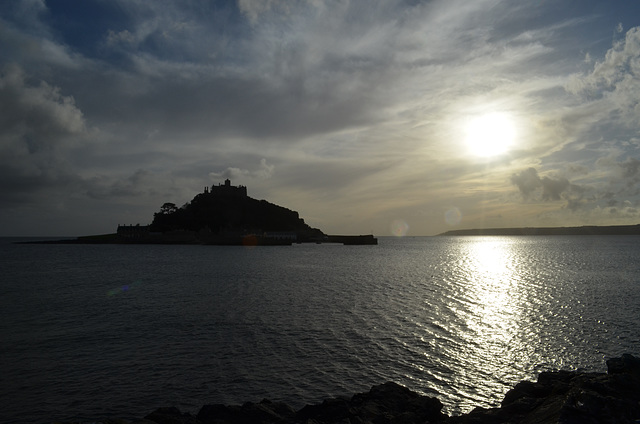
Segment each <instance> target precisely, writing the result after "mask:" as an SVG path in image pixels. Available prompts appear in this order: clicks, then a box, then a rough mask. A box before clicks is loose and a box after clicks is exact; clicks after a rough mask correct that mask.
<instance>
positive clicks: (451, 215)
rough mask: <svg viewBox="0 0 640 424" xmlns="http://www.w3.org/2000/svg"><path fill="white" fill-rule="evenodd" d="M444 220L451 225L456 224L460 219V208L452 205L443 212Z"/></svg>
mask: <svg viewBox="0 0 640 424" xmlns="http://www.w3.org/2000/svg"><path fill="white" fill-rule="evenodd" d="M444 220H445V222H446V223H447V224H449V225H451V226H454V225H458V224H459V223H460V221H462V212H460V209H458V208H456V207H453V208H451V209H449V210H448V211H446V212H445V213H444Z"/></svg>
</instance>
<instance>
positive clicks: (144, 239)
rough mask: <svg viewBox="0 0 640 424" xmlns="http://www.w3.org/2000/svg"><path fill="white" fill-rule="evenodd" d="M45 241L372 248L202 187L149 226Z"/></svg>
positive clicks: (228, 188) (224, 189)
mask: <svg viewBox="0 0 640 424" xmlns="http://www.w3.org/2000/svg"><path fill="white" fill-rule="evenodd" d="M48 243H86V244H90V243H95V244H106V243H139V244H213V245H244V246H274V245H278V246H279V245H291V244H293V243H342V244H349V245H355V244H362V245H368V244H370V245H375V244H378V240H377V239H376V238H375V237H374V236H373V235H371V234H368V235H327V234H325V233H324V232H322V231H321V230H319V229H317V228H312V227H311V226H309V225H308V224H306V223H305V222H304V219H302V218H300V215H299V214H298V212H296V211H293V210H291V209H287V208H285V207H283V206H278V205H275V204H273V203H270V202H268V201H266V200H257V199H254V198H251V197H249V196H248V194H247V187H245V186H242V185H240V186H234V185H231V181H230V180H229V179H227V180H225V182H224V184H218V185H212V186H211V187H205V188H204V191H203V192H202V193H199V194H197V195H196V196H195V197H194V198H193V199H192V200H191V201H190V202H187V203H186V204H184V205H183V206H182V207H178V206H176V205H175V203H165V204H163V205H162V207H161V208H160V211H159V212H156V213H155V214H154V216H153V221H152V222H151V224H149V225H139V224H138V225H118V227H117V231H116V233H115V234H105V235H95V236H83V237H78V238H76V239H70V240H56V241H48Z"/></svg>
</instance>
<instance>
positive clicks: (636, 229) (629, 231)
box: [437, 224, 640, 236]
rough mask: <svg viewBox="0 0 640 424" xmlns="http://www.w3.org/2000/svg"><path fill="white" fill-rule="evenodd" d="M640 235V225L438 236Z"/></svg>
mask: <svg viewBox="0 0 640 424" xmlns="http://www.w3.org/2000/svg"><path fill="white" fill-rule="evenodd" d="M624 235H631V236H637V235H640V224H636V225H609V226H595V225H586V226H582V227H523V228H476V229H467V230H450V231H447V232H444V233H441V234H438V235H437V236H624Z"/></svg>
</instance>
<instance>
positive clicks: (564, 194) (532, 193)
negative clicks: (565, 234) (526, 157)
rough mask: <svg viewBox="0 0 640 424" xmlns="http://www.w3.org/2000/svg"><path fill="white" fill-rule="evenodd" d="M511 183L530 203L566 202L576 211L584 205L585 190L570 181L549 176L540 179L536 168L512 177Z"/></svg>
mask: <svg viewBox="0 0 640 424" xmlns="http://www.w3.org/2000/svg"><path fill="white" fill-rule="evenodd" d="M511 183H512V184H513V185H516V186H517V187H518V189H519V190H520V194H522V197H523V198H524V199H525V200H528V201H538V202H539V201H542V202H545V201H546V202H554V201H559V200H565V201H566V202H567V204H566V206H567V207H568V208H569V209H571V210H575V209H577V208H578V207H580V205H581V204H582V201H583V193H584V189H583V188H582V187H580V186H578V185H576V184H571V183H570V182H569V180H568V179H566V178H563V177H559V178H551V177H548V176H544V177H540V176H539V175H538V171H537V170H536V169H535V168H527V169H525V170H523V171H520V172H517V173H514V174H512V175H511Z"/></svg>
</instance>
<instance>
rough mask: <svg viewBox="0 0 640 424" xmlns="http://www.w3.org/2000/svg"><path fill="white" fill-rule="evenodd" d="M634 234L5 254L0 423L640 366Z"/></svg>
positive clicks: (493, 399)
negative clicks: (627, 356)
mask: <svg viewBox="0 0 640 424" xmlns="http://www.w3.org/2000/svg"><path fill="white" fill-rule="evenodd" d="M639 242H640V237H635V236H624V237H617V236H599V237H589V236H579V237H576V236H573V237H571V236H567V237H563V236H553V237H541V236H537V237H425V238H381V239H380V244H379V245H378V246H342V245H315V244H312V245H294V246H283V247H261V248H244V247H218V246H161V245H154V246H138V245H16V244H8V243H4V244H0V250H1V252H0V253H2V256H1V258H2V259H0V275H2V277H1V279H0V281H1V282H0V288H1V290H2V296H1V298H0V340H1V342H0V367H1V369H0V399H3V402H2V403H3V404H4V405H5V406H4V407H3V414H6V416H4V417H3V419H2V421H3V422H9V423H10V422H24V421H30V422H50V421H53V420H72V419H75V420H82V419H84V420H88V419H96V418H101V417H107V416H114V415H115V416H120V417H124V418H134V417H142V416H144V415H145V414H147V413H148V412H150V411H152V410H153V409H154V408H156V407H158V406H169V405H175V406H178V407H179V408H180V409H182V410H183V411H187V412H192V413H195V412H197V410H198V409H199V407H200V406H201V405H203V404H206V403H227V404H229V403H243V402H245V401H254V402H257V401H260V400H261V399H262V398H265V397H266V398H269V399H272V400H280V401H285V402H287V403H289V404H290V405H292V406H294V407H296V408H298V407H301V406H303V405H304V404H307V403H315V402H319V401H321V400H322V399H324V398H327V397H333V396H339V395H350V394H353V393H355V392H361V391H366V390H368V389H369V388H370V387H371V386H372V385H374V384H381V383H383V382H386V381H395V382H398V383H400V384H403V385H405V386H407V387H409V388H410V389H412V390H416V391H418V392H420V393H423V394H427V395H430V396H436V397H438V398H439V399H440V400H441V401H442V402H443V404H444V405H445V412H447V413H450V414H457V413H462V412H466V411H469V410H470V409H472V408H473V407H475V406H495V405H497V404H499V402H500V400H501V399H502V396H503V395H504V393H505V392H506V391H507V390H508V389H509V388H510V387H512V386H513V385H514V384H515V383H517V382H518V381H520V380H522V379H534V378H535V376H536V374H537V373H538V372H540V371H543V370H550V369H577V368H580V369H585V370H594V371H603V370H605V364H604V361H605V359H606V358H609V357H612V356H618V355H620V354H622V353H625V352H626V353H632V354H638V353H640V349H639V348H640V318H639V317H640V277H639V276H640V273H639V271H640V261H639V260H638V259H639V258H640V247H639V246H640V244H639Z"/></svg>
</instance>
